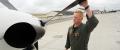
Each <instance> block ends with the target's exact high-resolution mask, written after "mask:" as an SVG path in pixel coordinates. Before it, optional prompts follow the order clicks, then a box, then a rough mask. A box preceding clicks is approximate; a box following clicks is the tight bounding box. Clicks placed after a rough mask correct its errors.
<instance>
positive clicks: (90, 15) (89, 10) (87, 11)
mask: <svg viewBox="0 0 120 50" xmlns="http://www.w3.org/2000/svg"><path fill="white" fill-rule="evenodd" d="M86 14H87V16H88V18H91V17H92V15H93V12H92V10H91V9H90V7H89V8H88V9H86Z"/></svg>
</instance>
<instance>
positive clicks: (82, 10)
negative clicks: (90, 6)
mask: <svg viewBox="0 0 120 50" xmlns="http://www.w3.org/2000/svg"><path fill="white" fill-rule="evenodd" d="M74 13H82V14H83V13H84V9H82V8H78V9H76V10H75V11H74Z"/></svg>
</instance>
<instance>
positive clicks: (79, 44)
mask: <svg viewBox="0 0 120 50" xmlns="http://www.w3.org/2000/svg"><path fill="white" fill-rule="evenodd" d="M98 22H99V21H98V19H97V18H96V17H95V16H94V15H92V17H91V18H88V16H87V22H86V24H83V23H81V24H80V25H79V26H78V27H74V25H73V26H71V27H69V29H68V34H67V40H66V45H65V48H66V49H68V48H70V47H71V50H88V48H87V47H88V42H89V37H90V33H91V32H92V31H93V29H94V28H95V27H96V26H97V24H98Z"/></svg>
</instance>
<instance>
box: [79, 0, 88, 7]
mask: <svg viewBox="0 0 120 50" xmlns="http://www.w3.org/2000/svg"><path fill="white" fill-rule="evenodd" d="M80 5H81V6H83V7H84V8H85V7H87V6H88V1H87V0H86V1H83V2H82V3H80Z"/></svg>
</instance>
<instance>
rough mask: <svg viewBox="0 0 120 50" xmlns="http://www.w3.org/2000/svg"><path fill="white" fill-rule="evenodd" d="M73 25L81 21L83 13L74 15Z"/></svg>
mask: <svg viewBox="0 0 120 50" xmlns="http://www.w3.org/2000/svg"><path fill="white" fill-rule="evenodd" d="M73 16H74V20H73V21H74V24H80V23H81V22H82V20H83V13H74V14H73Z"/></svg>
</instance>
